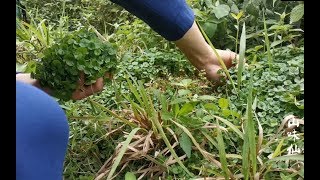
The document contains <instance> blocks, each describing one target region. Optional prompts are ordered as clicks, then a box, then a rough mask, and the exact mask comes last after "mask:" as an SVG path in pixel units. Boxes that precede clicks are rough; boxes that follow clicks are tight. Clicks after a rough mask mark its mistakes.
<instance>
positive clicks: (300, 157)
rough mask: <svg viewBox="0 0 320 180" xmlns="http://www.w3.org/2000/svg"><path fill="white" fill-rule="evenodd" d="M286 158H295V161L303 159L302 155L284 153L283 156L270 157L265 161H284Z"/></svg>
mask: <svg viewBox="0 0 320 180" xmlns="http://www.w3.org/2000/svg"><path fill="white" fill-rule="evenodd" d="M286 160H297V161H303V160H304V155H285V156H279V157H275V158H272V159H269V160H268V161H267V162H266V163H270V162H273V161H286Z"/></svg>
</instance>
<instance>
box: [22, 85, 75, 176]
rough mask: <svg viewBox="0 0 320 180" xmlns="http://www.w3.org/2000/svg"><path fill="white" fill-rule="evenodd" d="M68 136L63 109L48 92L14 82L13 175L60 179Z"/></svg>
mask: <svg viewBox="0 0 320 180" xmlns="http://www.w3.org/2000/svg"><path fill="white" fill-rule="evenodd" d="M68 139H69V126H68V122H67V118H66V116H65V113H64V112H63V110H62V109H61V108H60V106H59V104H58V103H57V102H56V100H54V99H53V98H52V97H51V96H49V95H47V94H46V93H45V92H43V91H41V90H40V89H38V88H36V87H33V86H31V85H28V84H24V83H21V82H18V81H17V82H16V179H17V180H27V179H30V180H31V179H32V180H43V179H46V180H58V179H60V180H62V174H63V163H64V158H65V154H66V150H67V145H68Z"/></svg>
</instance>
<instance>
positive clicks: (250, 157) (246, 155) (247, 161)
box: [242, 70, 257, 180]
mask: <svg viewBox="0 0 320 180" xmlns="http://www.w3.org/2000/svg"><path fill="white" fill-rule="evenodd" d="M250 74H251V76H250V82H249V94H248V100H247V119H246V122H245V134H244V145H243V161H242V167H243V175H244V179H246V180H247V179H249V176H250V169H251V168H252V174H251V175H252V177H253V176H254V175H255V174H256V171H257V153H256V147H255V145H256V142H255V133H254V132H255V129H254V123H253V111H252V104H253V100H252V90H253V82H252V81H253V80H252V74H253V73H252V70H251V72H250ZM250 167H251V168H250Z"/></svg>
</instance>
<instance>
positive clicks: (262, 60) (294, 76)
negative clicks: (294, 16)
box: [218, 47, 304, 133]
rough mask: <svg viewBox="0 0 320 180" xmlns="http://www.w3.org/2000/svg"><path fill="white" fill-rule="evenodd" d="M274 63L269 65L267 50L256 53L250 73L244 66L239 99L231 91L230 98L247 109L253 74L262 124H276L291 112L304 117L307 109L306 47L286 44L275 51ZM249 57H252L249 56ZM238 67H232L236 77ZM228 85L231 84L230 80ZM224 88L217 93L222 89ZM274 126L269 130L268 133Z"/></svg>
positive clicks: (258, 112) (258, 113) (264, 125)
mask: <svg viewBox="0 0 320 180" xmlns="http://www.w3.org/2000/svg"><path fill="white" fill-rule="evenodd" d="M272 54H273V63H272V64H271V67H269V63H268V58H267V57H266V56H265V53H260V54H257V56H258V59H257V62H256V63H255V64H253V65H252V66H253V67H252V68H254V69H255V70H254V72H253V74H252V75H251V74H250V73H249V70H248V68H245V69H244V71H243V75H242V85H241V92H242V95H241V96H240V98H239V99H238V98H237V92H235V91H231V93H230V95H229V97H230V99H231V100H232V101H233V102H234V105H235V106H236V108H237V109H239V110H241V109H245V106H244V104H246V103H245V102H246V97H247V92H248V87H249V78H250V77H251V76H253V93H254V96H256V97H257V115H258V117H259V119H260V121H261V124H262V125H263V127H266V126H269V127H275V126H277V125H278V124H279V123H280V122H281V120H282V119H283V118H284V117H285V116H286V115H288V114H295V115H297V116H300V117H301V116H303V109H304V48H303V47H301V48H292V47H283V48H277V49H274V51H272ZM249 57H250V56H249ZM237 71H238V70H237V69H235V68H232V69H230V74H231V77H232V78H233V79H235V78H237ZM228 86H229V87H232V86H231V83H230V82H228ZM223 91H225V89H224V88H223V87H221V88H219V89H218V92H223ZM271 132H275V129H269V128H268V130H267V133H271Z"/></svg>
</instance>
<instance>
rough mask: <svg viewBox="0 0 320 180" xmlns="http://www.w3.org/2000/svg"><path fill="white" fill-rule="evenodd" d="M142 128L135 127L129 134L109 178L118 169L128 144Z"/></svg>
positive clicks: (109, 177)
mask: <svg viewBox="0 0 320 180" xmlns="http://www.w3.org/2000/svg"><path fill="white" fill-rule="evenodd" d="M139 129H140V128H135V129H133V130H132V131H131V132H130V134H129V135H128V137H127V139H126V140H125V142H124V143H123V146H122V147H121V149H120V152H119V154H118V155H117V158H116V160H115V161H114V163H113V165H112V167H111V170H110V173H109V174H108V177H107V179H111V177H112V175H113V173H114V172H115V171H116V169H117V167H118V165H119V163H120V161H121V159H122V157H123V155H124V153H125V152H126V150H127V148H128V146H129V143H130V142H131V140H132V138H133V136H134V135H135V134H136V132H137V131H138V130H139Z"/></svg>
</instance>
